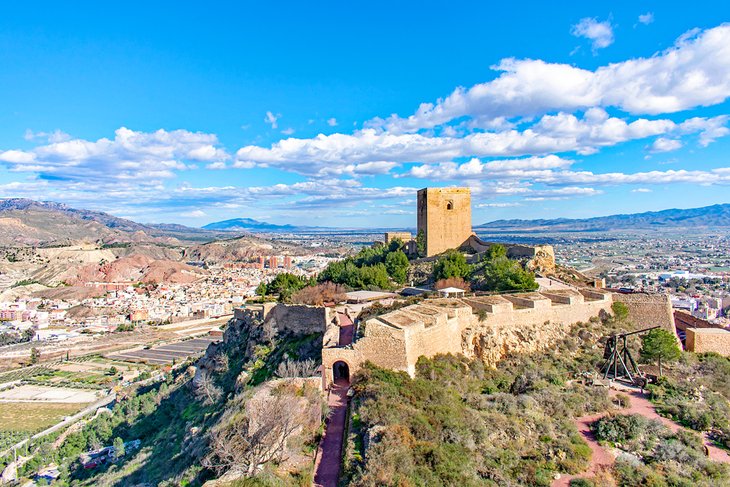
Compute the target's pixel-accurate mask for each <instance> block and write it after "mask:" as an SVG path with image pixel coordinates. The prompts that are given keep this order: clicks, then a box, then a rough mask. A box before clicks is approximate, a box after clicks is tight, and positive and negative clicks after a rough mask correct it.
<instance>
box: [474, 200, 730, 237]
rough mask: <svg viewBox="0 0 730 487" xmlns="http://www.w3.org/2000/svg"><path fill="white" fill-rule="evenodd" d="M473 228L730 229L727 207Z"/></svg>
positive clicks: (499, 223) (729, 208)
mask: <svg viewBox="0 0 730 487" xmlns="http://www.w3.org/2000/svg"><path fill="white" fill-rule="evenodd" d="M475 228H479V229H484V230H489V231H553V232H558V231H574V232H596V231H610V230H662V229H677V228H698V229H699V228H707V229H716V228H730V204H721V205H712V206H705V207H702V208H690V209H669V210H662V211H647V212H644V213H633V214H625V215H611V216H601V217H595V218H585V219H568V218H558V219H554V220H496V221H493V222H489V223H484V224H482V225H479V226H477V227H475Z"/></svg>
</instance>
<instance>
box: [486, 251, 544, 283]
mask: <svg viewBox="0 0 730 487" xmlns="http://www.w3.org/2000/svg"><path fill="white" fill-rule="evenodd" d="M492 247H496V246H492ZM501 254H502V253H501V252H500V251H498V250H497V251H495V252H494V255H496V257H494V258H492V259H490V258H488V257H487V258H486V259H485V260H483V261H482V262H480V263H479V264H477V265H476V266H475V268H474V271H473V272H472V287H473V288H474V289H479V290H482V291H534V290H535V289H537V288H538V285H537V282H535V275H534V274H533V273H532V272H529V271H526V270H525V269H523V268H522V266H521V265H520V263H519V262H517V261H513V260H510V259H508V258H507V257H506V256H504V255H501Z"/></svg>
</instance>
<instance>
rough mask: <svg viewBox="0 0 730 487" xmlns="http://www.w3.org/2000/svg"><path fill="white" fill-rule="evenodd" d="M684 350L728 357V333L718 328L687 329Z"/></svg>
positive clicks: (729, 351)
mask: <svg viewBox="0 0 730 487" xmlns="http://www.w3.org/2000/svg"><path fill="white" fill-rule="evenodd" d="M686 350H689V351H690V352H695V353H705V352H715V353H719V354H720V355H724V356H725V357H728V356H730V331H727V330H724V329H720V328H687V340H686Z"/></svg>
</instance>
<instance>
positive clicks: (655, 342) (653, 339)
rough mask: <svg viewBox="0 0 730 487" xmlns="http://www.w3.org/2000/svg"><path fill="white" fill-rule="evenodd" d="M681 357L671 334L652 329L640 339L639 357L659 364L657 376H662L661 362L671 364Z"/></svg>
mask: <svg viewBox="0 0 730 487" xmlns="http://www.w3.org/2000/svg"><path fill="white" fill-rule="evenodd" d="M681 356H682V351H681V350H680V349H679V345H678V344H677V338H676V337H675V336H674V334H673V333H671V332H669V331H667V330H665V329H663V328H654V329H653V330H650V331H649V332H648V333H647V334H645V335H643V336H642V337H641V357H642V358H644V359H647V360H657V361H658V362H659V375H660V376H662V375H663V371H662V362H672V361H674V360H677V359H679V357H681Z"/></svg>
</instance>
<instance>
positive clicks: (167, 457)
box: [0, 326, 322, 487]
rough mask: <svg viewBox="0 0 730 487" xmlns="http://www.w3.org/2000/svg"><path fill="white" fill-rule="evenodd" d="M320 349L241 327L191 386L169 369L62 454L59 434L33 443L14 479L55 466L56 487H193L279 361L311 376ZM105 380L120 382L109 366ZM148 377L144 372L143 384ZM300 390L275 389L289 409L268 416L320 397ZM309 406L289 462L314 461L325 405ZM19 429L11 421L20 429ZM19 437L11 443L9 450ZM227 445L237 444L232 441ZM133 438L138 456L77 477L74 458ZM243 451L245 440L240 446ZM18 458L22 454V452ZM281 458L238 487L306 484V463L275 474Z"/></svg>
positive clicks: (80, 471)
mask: <svg viewBox="0 0 730 487" xmlns="http://www.w3.org/2000/svg"><path fill="white" fill-rule="evenodd" d="M321 346H322V334H321V333H315V334H311V335H279V336H277V337H275V338H274V339H269V338H266V337H265V336H264V332H263V329H262V327H260V326H243V327H241V328H240V329H239V330H237V334H236V335H234V337H233V339H231V340H228V341H225V342H223V343H222V344H221V345H219V348H217V349H216V352H215V354H214V355H212V356H207V357H206V362H205V363H206V364H207V365H206V366H205V368H204V369H202V371H201V372H202V373H199V374H198V378H197V379H196V381H193V377H194V375H195V374H194V372H195V371H194V369H192V368H188V367H186V366H185V365H183V366H182V367H179V368H176V369H174V370H173V371H172V372H171V373H170V374H168V375H167V377H166V378H165V379H164V380H163V381H162V382H156V383H153V384H151V385H145V386H138V387H137V388H131V389H125V390H123V391H121V392H119V393H118V396H117V398H118V399H117V403H116V404H115V405H114V407H113V408H112V411H111V414H99V415H97V416H96V417H94V418H93V419H91V420H90V421H89V422H88V423H87V424H86V425H85V426H84V427H83V429H81V430H80V431H74V432H71V433H70V434H69V435H68V437H67V438H66V439H65V440H64V441H63V442H62V443H61V444H60V445H57V446H55V447H53V446H52V443H53V442H54V441H55V440H56V439H57V438H58V434H52V435H49V436H47V437H44V438H42V439H39V440H35V441H34V442H33V444H32V445H31V447H30V449H29V451H30V452H34V453H35V455H34V456H33V455H32V456H33V458H32V459H31V460H30V461H29V462H28V463H27V464H26V465H25V466H24V467H23V469H22V471H21V472H20V474H21V475H32V474H33V473H34V472H36V471H37V469H38V468H39V467H41V466H43V465H47V464H48V463H51V462H55V463H57V464H58V465H59V466H60V470H61V472H62V477H61V480H60V481H59V482H58V483H56V484H54V485H59V486H69V485H73V486H78V487H82V486H89V487H90V486H96V485H139V484H149V485H161V486H172V485H183V486H200V485H202V484H203V483H204V482H205V481H207V480H210V479H211V478H214V477H216V476H217V475H218V473H220V472H219V471H218V468H217V466H216V465H219V464H216V463H215V462H213V463H211V462H212V460H211V459H212V458H214V455H213V452H215V451H216V444H215V441H218V440H220V438H221V435H220V432H224V433H225V432H228V431H239V430H231V428H232V427H234V426H235V427H240V426H241V425H243V426H246V425H249V426H250V424H251V423H250V421H248V420H247V419H246V418H245V411H246V408H245V407H244V406H245V404H246V401H247V400H248V399H249V398H250V397H251V395H252V394H253V393H255V392H256V391H258V390H260V387H265V386H261V384H263V383H264V382H266V381H268V380H270V379H272V378H274V377H275V374H276V373H277V371H278V370H282V369H283V367H282V363H284V362H287V364H288V366H289V367H288V370H289V371H290V372H292V371H293V372H296V371H297V370H304V368H305V367H297V365H298V364H306V365H307V367H306V368H307V369H311V368H313V367H316V365H317V362H316V361H315V360H319V359H320V357H321ZM114 367H115V368H116V366H114ZM35 368H40V367H35ZM284 368H285V367H284ZM112 372H114V373H116V374H118V372H119V370H118V369H117V370H112V369H111V368H110V367H105V368H100V369H99V375H100V376H101V377H106V378H107V379H111V378H113V377H111V376H110V375H109V374H111V373H112ZM149 376H150V374H149V373H148V372H146V373H145V374H143V375H141V376H140V379H142V378H146V377H149ZM36 377H38V376H36ZM305 389H306V387H304V388H302V387H300V388H299V389H297V388H296V387H295V388H294V389H291V390H289V389H286V390H283V389H282V390H281V391H280V394H279V392H277V394H275V395H276V397H279V395H281V396H282V397H285V398H288V401H289V402H288V403H286V404H287V407H282V408H278V409H277V408H273V410H272V411H276V412H278V413H281V411H285V412H286V411H296V410H297V408H296V407H295V406H296V405H299V404H300V401H301V400H302V398H309V399H311V398H319V392H318V390H316V389H315V388H310V389H311V391H310V390H309V389H307V390H305ZM277 391H278V390H277ZM282 404H283V403H282ZM9 406H12V407H11V408H8V411H9V412H12V413H13V414H16V415H18V416H20V414H19V412H18V410H19V408H17V407H16V406H17V405H9ZM257 407H258V406H257ZM312 407H314V415H313V416H312V415H310V416H309V420H308V421H309V423H307V424H310V425H311V424H312V422H314V424H315V427H314V428H310V429H307V430H306V434H305V433H302V434H301V435H299V434H298V433H297V435H299V436H296V441H295V442H294V443H292V445H291V448H292V449H293V452H294V453H295V454H296V455H300V453H299V450H301V451H302V452H303V454H311V452H312V451H313V448H314V445H316V444H317V438H316V437H315V436H314V435H315V430H316V426H317V425H319V419H320V412H321V407H322V406H321V405H320V404H319V403H318V402H313V403H312ZM56 409H57V410H58V408H56ZM76 409H78V405H76ZM56 414H61V413H58V412H57V413H56ZM242 415H243V416H242ZM263 417H267V416H266V415H264V416H263ZM283 417H284V418H285V419H288V424H292V425H296V426H298V425H300V424H303V420H302V421H300V420H299V419H300V418H292V417H289V416H283ZM58 419H59V418H57V417H55V418H52V420H51V419H49V421H50V422H51V423H53V422H56V421H57V420H58ZM295 419H296V420H295ZM21 420H22V419H21V418H20V417H18V421H21ZM241 431H244V430H241ZM216 432H218V433H216ZM18 434H19V433H18V432H14V433H12V434H9V435H11V436H8V438H7V441H8V442H9V441H11V440H12V439H14V438H16V437H17V436H18ZM228 437H230V438H234V439H236V441H238V436H230V435H229V436H227V438H228ZM251 438H253V436H251ZM21 439H22V438H21ZM136 439H139V440H140V441H141V448H140V449H139V450H130V449H129V448H127V449H126V450H127V451H126V452H125V453H124V455H120V458H118V459H117V460H116V461H115V462H110V463H106V464H103V465H100V466H98V467H96V468H93V469H84V468H83V466H82V464H81V461H80V457H79V456H80V454H81V453H83V452H87V451H90V450H93V449H98V448H100V447H102V446H109V445H112V444H113V445H114V446H116V447H119V446H120V445H122V444H123V443H124V442H129V441H132V440H136ZM244 443H245V442H243V439H242V443H241V445H244ZM118 451H119V450H118ZM236 451H237V452H239V453H241V452H243V453H246V451H247V450H246V449H245V448H243V447H241V448H238V447H237V448H236ZM267 451H268V450H267ZM18 453H19V454H23V455H25V454H26V452H25V451H22V452H18ZM243 453H241V454H243ZM237 455H238V453H237ZM215 458H217V457H215ZM241 459H245V457H241ZM280 459H281V457H280V456H277V457H275V458H271V459H267V460H266V461H265V462H263V463H264V468H262V469H261V470H260V471H259V470H257V469H256V470H254V472H253V473H255V474H256V476H255V477H253V478H252V479H247V480H246V481H245V483H240V485H282V486H298V485H305V482H307V481H309V479H311V476H310V475H311V470H310V469H311V467H310V465H309V463H308V462H304V466H303V467H302V470H301V471H296V470H294V471H291V472H289V473H286V474H280V473H279V472H278V471H277V469H276V467H277V464H278V462H279V460H280ZM7 460H8V459H5V461H7ZM0 467H2V465H0ZM305 479H306V480H305Z"/></svg>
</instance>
